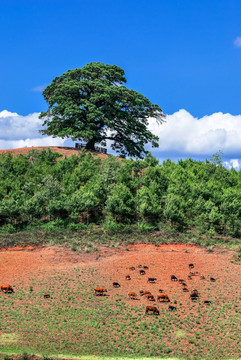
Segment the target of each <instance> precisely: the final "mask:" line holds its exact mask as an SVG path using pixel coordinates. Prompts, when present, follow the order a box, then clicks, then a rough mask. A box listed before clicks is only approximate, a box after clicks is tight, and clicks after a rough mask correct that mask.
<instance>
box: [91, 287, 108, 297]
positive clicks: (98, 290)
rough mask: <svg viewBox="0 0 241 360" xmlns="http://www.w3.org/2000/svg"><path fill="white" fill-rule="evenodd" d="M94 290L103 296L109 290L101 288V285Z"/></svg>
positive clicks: (97, 294) (96, 293)
mask: <svg viewBox="0 0 241 360" xmlns="http://www.w3.org/2000/svg"><path fill="white" fill-rule="evenodd" d="M94 292H95V295H96V296H103V295H104V293H106V292H107V290H106V289H104V288H101V287H96V288H94Z"/></svg>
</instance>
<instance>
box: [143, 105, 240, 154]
mask: <svg viewBox="0 0 241 360" xmlns="http://www.w3.org/2000/svg"><path fill="white" fill-rule="evenodd" d="M149 129H150V130H151V131H152V132H153V133H154V134H156V135H157V136H158V137H159V149H152V151H153V150H154V151H155V152H166V153H168V152H169V153H175V154H179V155H186V156H196V155H204V156H206V155H212V154H214V153H216V152H217V151H219V150H221V151H222V152H223V153H224V155H225V156H229V155H233V154H235V155H236V156H237V155H240V156H241V115H236V116H235V115H231V114H223V113H221V112H219V113H214V114H212V115H209V116H204V117H202V118H200V119H197V118H195V117H193V116H192V115H191V114H190V113H189V112H187V111H186V110H184V109H181V110H179V111H177V112H175V113H174V114H172V115H167V117H166V122H165V123H164V124H162V125H159V126H158V125H157V123H156V121H155V120H154V119H150V121H149Z"/></svg>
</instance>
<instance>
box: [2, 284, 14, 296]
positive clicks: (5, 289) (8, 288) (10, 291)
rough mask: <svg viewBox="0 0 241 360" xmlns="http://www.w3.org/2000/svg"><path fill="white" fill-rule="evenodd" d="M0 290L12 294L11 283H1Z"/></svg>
mask: <svg viewBox="0 0 241 360" xmlns="http://www.w3.org/2000/svg"><path fill="white" fill-rule="evenodd" d="M1 291H2V292H4V293H5V294H12V293H13V292H14V290H13V288H12V286H11V285H1Z"/></svg>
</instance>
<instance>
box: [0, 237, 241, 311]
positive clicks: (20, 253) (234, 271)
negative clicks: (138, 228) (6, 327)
mask: <svg viewBox="0 0 241 360" xmlns="http://www.w3.org/2000/svg"><path fill="white" fill-rule="evenodd" d="M232 257H233V253H232V252H231V251H225V252H223V251H221V250H220V251H218V250H215V251H214V252H212V253H209V252H208V251H207V250H205V249H203V248H199V247H196V246H192V245H184V244H177V245H175V244H174V245H173V244H170V245H160V246H155V245H151V244H150V245H145V244H137V245H129V246H128V249H126V248H120V249H111V248H107V247H103V246H102V247H99V248H98V250H97V251H96V252H94V253H90V254H88V253H87V254H86V253H85V254H78V253H76V252H73V251H72V250H70V249H66V248H63V247H57V246H52V247H42V248H34V247H32V246H28V247H26V248H21V247H16V248H9V249H2V250H1V251H0V264H1V268H0V279H1V283H2V284H3V283H4V284H11V285H15V288H16V289H17V288H18V284H19V282H21V286H24V287H25V286H26V287H27V286H29V285H30V284H31V281H32V279H33V278H36V277H37V278H40V279H41V278H45V277H46V276H50V277H51V275H53V274H54V273H55V272H56V271H57V272H58V273H61V272H62V271H63V272H64V273H65V274H66V273H72V272H73V270H74V269H75V268H77V267H78V268H80V269H90V268H94V269H96V270H97V271H96V272H95V274H94V275H93V277H92V279H91V283H92V284H93V285H94V286H103V287H105V288H107V289H108V294H109V295H110V297H111V298H112V297H115V296H116V294H117V293H118V294H120V295H126V296H127V293H128V291H134V292H136V293H138V295H139V291H140V290H150V291H151V292H152V293H153V295H154V296H156V295H157V293H158V290H159V289H163V290H164V292H165V293H167V294H168V296H169V297H170V298H171V300H174V299H176V300H178V301H182V302H183V305H184V304H185V303H186V302H187V301H188V300H189V296H190V293H189V292H188V293H184V292H183V291H182V285H181V284H179V283H177V282H174V281H171V275H175V276H176V277H177V278H178V279H184V280H185V282H186V283H187V287H188V288H189V289H190V290H192V289H193V288H196V289H198V290H199V291H200V294H202V298H203V300H214V299H215V296H216V294H217V292H216V291H218V292H220V291H222V288H223V286H226V284H228V283H229V282H230V277H231V279H232V283H233V284H237V286H238V284H240V279H241V276H240V275H241V268H240V266H238V265H235V264H233V263H231V262H230V260H231V259H232ZM189 263H193V264H195V267H194V269H193V271H194V270H195V271H198V273H199V275H197V276H193V277H192V280H189V279H188V277H187V276H188V274H189V271H190V270H189V267H188V264H189ZM138 265H146V266H148V267H149V269H147V270H145V271H146V274H145V275H140V273H139V268H138ZM131 266H134V267H135V270H130V269H129V268H130V267H131ZM87 273H88V272H86V274H87ZM126 275H130V276H131V281H128V280H125V276H126ZM200 275H204V276H205V280H201V279H200ZM148 277H156V278H157V281H156V283H155V284H149V283H147V278H148ZM210 277H214V278H215V279H217V281H216V282H214V283H212V282H210ZM86 280H87V281H88V275H86ZM113 281H117V282H119V283H120V285H121V287H120V288H119V289H118V290H117V289H114V288H113V286H112V282H113ZM207 288H211V290H209V291H208V290H207ZM231 297H232V293H227V292H224V298H225V299H226V300H227V299H230V300H231ZM142 299H143V298H142ZM143 301H144V300H143ZM127 302H129V303H131V304H133V301H131V300H128V299H127ZM144 302H146V301H144Z"/></svg>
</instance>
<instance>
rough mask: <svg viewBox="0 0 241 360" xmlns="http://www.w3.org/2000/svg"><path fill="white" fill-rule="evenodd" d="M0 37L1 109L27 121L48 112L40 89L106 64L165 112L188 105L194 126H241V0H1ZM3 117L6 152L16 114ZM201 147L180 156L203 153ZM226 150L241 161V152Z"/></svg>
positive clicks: (174, 110)
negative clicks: (204, 122) (210, 122)
mask: <svg viewBox="0 0 241 360" xmlns="http://www.w3.org/2000/svg"><path fill="white" fill-rule="evenodd" d="M0 39H1V45H0V49H1V50H0V84H1V86H0V113H1V111H3V110H7V111H8V112H10V113H17V114H19V115H20V116H22V121H23V117H25V116H30V114H33V113H38V112H40V111H42V110H46V108H47V106H46V104H45V102H44V100H43V97H42V94H41V91H40V90H41V89H42V88H43V87H44V86H46V85H47V84H49V83H50V82H51V81H52V79H53V78H54V77H55V76H59V75H61V74H62V73H63V72H65V71H66V70H68V69H73V68H77V67H82V66H84V65H85V64H87V63H89V62H92V61H100V62H104V63H108V64H116V65H118V66H120V67H122V68H123V69H124V70H125V73H126V77H127V87H129V88H132V89H134V90H137V91H139V92H141V93H142V94H143V95H145V96H147V97H148V98H149V99H150V100H151V101H152V102H154V103H157V104H158V105H160V106H161V108H162V109H163V111H164V113H166V114H169V115H172V114H174V113H176V112H178V111H179V110H180V109H185V111H186V112H187V113H188V114H191V116H192V117H193V118H194V119H196V121H197V120H198V119H202V118H205V117H206V116H211V115H212V114H215V113H220V114H226V113H230V114H231V115H233V116H236V117H231V118H230V119H229V121H230V122H232V121H233V120H232V119H236V120H237V119H238V121H237V124H239V119H240V118H239V115H240V114H241V101H240V94H241V66H240V64H241V2H240V1H238V0H236V1H235V0H233V1H232V0H230V1H228V0H188V1H187V0H149V1H147V0H145V1H144V0H138V1H137V0H129V1H127V0H121V1H119V0H79V1H77V0H68V1H67V0H49V1H46V0H41V1H40V0H21V1H20V0H18V1H17V0H12V1H2V0H0ZM182 115H183V116H186V115H185V113H182ZM3 118H4V119H5V120H2V123H1V121H0V147H3V146H6V144H5V145H4V144H3V143H1V139H5V141H6V136H5V138H4V137H3V135H2V136H1V132H2V134H3V130H2V131H1V124H2V129H3V127H4V128H6V126H7V125H6V122H7V121H8V122H9V124H10V123H11V120H10V118H11V116H10V115H9V116H8V117H7V116H6V113H5V116H4V117H3ZM16 119H17V118H16V117H15V120H16ZM211 119H212V118H211ZM221 119H222V115H220V121H221ZM216 121H217V119H216ZM227 121H228V120H227ZM240 121H241V120H240ZM3 123H4V125H3ZM36 124H37V123H36ZM9 126H10V125H9ZM240 127H241V125H240ZM216 128H218V125H217V126H216ZM216 128H215V129H216ZM225 129H226V128H225ZM209 130H210V129H208V130H207V131H209ZM226 130H227V129H226ZM237 130H239V129H237ZM180 131H181V130H180ZM231 131H232V132H235V128H234V127H232V129H231ZM160 132H161V129H160ZM238 133H239V132H238ZM10 136H11V132H9V138H8V139H9V140H11V139H10ZM22 136H23V140H24V139H25V140H26V138H24V135H22ZM215 139H216V138H215ZM19 140H20V139H19ZM240 140H241V139H240ZM230 141H231V140H230ZM235 141H237V139H236V140H235ZM240 143H241V141H240ZM220 144H221V147H222V142H221V143H220ZM220 144H219V143H218V145H219V147H220ZM226 145H227V144H226ZM199 149H200V150H199V154H197V153H198V151H197V153H195V152H192V150H190V151H189V152H188V151H186V150H185V149H181V150H180V151H178V149H176V150H175V154H173V156H174V157H175V155H176V156H178V153H180V154H183V155H182V156H185V154H187V155H188V156H189V155H191V156H192V155H193V156H202V155H203V156H206V153H205V154H204V153H203V152H202V149H201V148H199ZM211 150H213V147H212V148H211V149H210V152H211ZM217 150H222V149H217ZM224 150H225V151H226V154H227V156H228V157H230V158H231V157H233V158H234V157H236V158H239V159H241V147H240V150H237V147H235V148H232V149H228V151H227V147H225V146H224ZM185 151H186V152H185ZM168 152H170V154H171V150H170V149H169V150H168V148H167V152H166V153H167V154H168ZM166 153H165V154H166Z"/></svg>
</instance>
